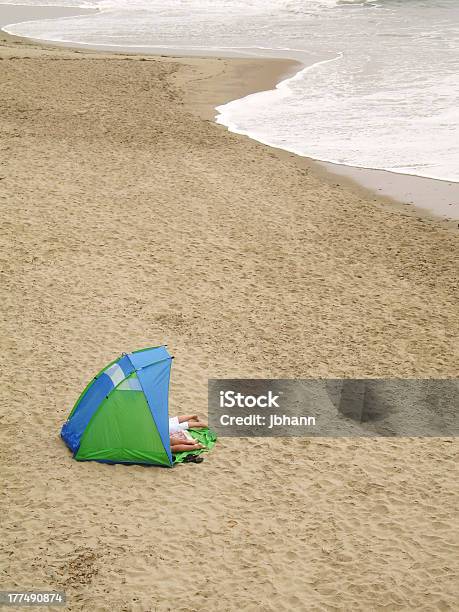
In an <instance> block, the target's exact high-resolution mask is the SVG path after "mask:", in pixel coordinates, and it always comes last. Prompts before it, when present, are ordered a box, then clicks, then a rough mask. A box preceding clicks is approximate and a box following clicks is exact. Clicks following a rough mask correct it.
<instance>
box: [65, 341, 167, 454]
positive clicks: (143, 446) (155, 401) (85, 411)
mask: <svg viewBox="0 0 459 612" xmlns="http://www.w3.org/2000/svg"><path fill="white" fill-rule="evenodd" d="M171 362H172V357H171V355H169V353H168V351H167V349H166V347H165V346H157V347H154V348H147V349H143V350H140V351H134V352H132V353H124V354H123V355H122V356H121V357H119V358H118V359H116V360H115V361H113V362H112V363H110V364H108V366H106V367H105V368H104V369H103V370H102V371H101V372H99V374H97V376H95V377H94V378H93V380H92V381H91V382H90V383H89V385H88V386H87V387H86V389H85V390H84V391H83V393H82V394H81V395H80V397H79V399H78V401H77V403H76V404H75V406H74V408H73V410H72V412H71V413H70V416H69V418H68V419H67V421H66V422H65V423H64V425H63V427H62V431H61V436H62V438H63V440H64V441H65V443H66V444H67V446H68V447H69V448H70V450H71V451H72V452H73V456H74V458H75V459H77V460H78V461H91V460H94V461H103V462H107V463H144V464H155V465H165V466H171V465H172V464H173V457H172V454H171V450H170V443H169V411H168V397H169V379H170V371H171Z"/></svg>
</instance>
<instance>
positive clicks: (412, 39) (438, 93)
mask: <svg viewBox="0 0 459 612" xmlns="http://www.w3.org/2000/svg"><path fill="white" fill-rule="evenodd" d="M0 2H1V0H0ZM3 3H6V4H15V3H16V2H15V1H14V0H3ZM24 3H28V4H36V5H38V4H42V5H52V4H59V5H63V6H75V5H76V4H77V3H78V6H81V7H84V8H98V9H99V13H97V14H94V15H89V16H88V15H87V16H84V17H72V18H65V19H54V20H46V21H45V20H43V21H34V22H28V23H21V24H15V25H13V26H8V27H7V28H6V30H7V31H8V32H10V33H11V34H18V35H22V36H29V37H31V38H35V39H45V40H50V41H56V42H64V43H80V44H86V45H91V46H96V45H109V46H119V47H122V48H129V47H135V48H142V49H145V50H152V51H153V50H156V49H159V48H162V49H166V50H167V49H182V50H183V51H184V52H186V50H187V49H190V50H199V51H203V52H204V51H206V52H208V53H214V54H215V55H218V54H219V53H221V52H225V51H226V50H231V51H239V52H243V53H246V54H257V55H267V56H271V55H273V54H274V53H275V52H277V54H278V55H279V54H281V55H282V54H284V55H285V56H287V57H295V58H297V59H300V58H305V59H304V61H305V63H307V64H308V65H309V64H313V65H312V66H308V67H307V68H305V69H303V70H301V71H299V72H298V73H297V75H295V76H294V77H293V78H290V79H287V80H285V81H283V82H282V83H280V84H279V85H278V87H277V88H276V89H275V90H273V91H271V92H262V93H258V94H254V95H253V96H248V97H247V98H244V99H242V100H239V101H234V102H231V103H229V104H227V105H224V106H222V107H219V109H218V111H219V116H218V119H217V120H218V122H219V123H221V124H224V125H227V126H228V127H229V129H231V130H233V131H237V132H239V133H243V134H247V135H249V136H251V137H253V138H256V139H257V140H259V141H261V142H265V143H267V144H270V145H272V146H277V147H280V148H284V149H287V150H289V151H292V152H295V153H299V154H301V155H307V156H310V157H315V158H317V159H322V160H326V161H331V162H336V163H342V164H348V165H355V166H360V167H370V168H380V169H387V170H394V171H397V172H403V173H407V174H418V175H420V176H429V177H434V178H440V179H448V180H453V181H458V180H459V164H458V163H457V162H458V159H459V148H458V147H459V145H457V144H456V143H458V142H459V138H458V134H457V133H458V130H459V116H458V111H457V104H456V100H457V97H458V96H459V83H458V81H457V77H456V75H457V73H458V71H459V62H458V60H457V57H458V54H457V51H458V48H459V40H458V30H459V28H458V26H457V24H458V23H459V6H458V4H457V2H456V1H455V0H438V1H436V2H427V1H426V0H412V1H411V2H409V3H408V2H400V1H398V0H378V1H375V0H360V1H358V0H80V1H79V0H28V1H27V0H24ZM324 58H325V61H321V60H323V59H324ZM332 58H334V59H332Z"/></svg>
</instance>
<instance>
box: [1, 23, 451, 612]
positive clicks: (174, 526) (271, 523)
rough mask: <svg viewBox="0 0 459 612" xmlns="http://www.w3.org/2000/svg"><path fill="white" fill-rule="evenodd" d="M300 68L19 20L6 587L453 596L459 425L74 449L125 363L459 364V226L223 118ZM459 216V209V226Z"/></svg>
mask: <svg viewBox="0 0 459 612" xmlns="http://www.w3.org/2000/svg"><path fill="white" fill-rule="evenodd" d="M291 67H292V66H291V63H290V62H286V61H284V60H280V59H279V60H276V59H273V60H243V59H211V58H198V57H194V58H173V57H149V56H141V55H132V56H128V55H124V54H122V53H119V54H108V53H105V54H104V53H96V52H91V51H87V52H86V51H82V50H81V49H80V50H70V49H58V48H55V47H52V46H46V45H42V46H40V45H37V44H33V43H29V42H27V41H25V40H22V39H15V38H13V37H10V36H7V35H5V34H3V33H0V73H1V78H0V91H1V99H2V113H1V114H0V130H1V140H0V150H1V156H0V159H1V162H0V203H1V206H2V216H1V225H2V241H1V246H0V248H1V259H2V284H1V291H2V306H3V307H2V317H1V338H2V348H3V350H2V356H3V360H2V371H3V380H4V383H3V385H2V391H1V393H2V407H3V408H2V411H1V413H2V429H1V445H0V453H1V465H2V467H1V469H2V484H3V486H2V493H3V496H2V497H3V504H2V516H3V526H2V553H1V561H2V562H1V568H2V569H1V572H0V576H1V580H0V585H1V588H2V589H11V588H36V589H52V590H58V589H62V590H65V591H66V592H67V596H68V600H69V605H68V609H71V610H95V611H109V610H111V611H113V610H115V611H118V610H120V611H131V610H132V611H136V612H137V611H139V612H146V611H149V610H152V611H153V610H155V611H156V610H159V611H166V610H172V609H174V610H183V611H187V612H190V611H192V610H206V611H207V610H208V611H215V610H218V611H219V610H222V611H232V610H239V609H242V610H249V611H258V610H262V609H263V610H273V611H274V610H276V611H277V610H286V611H287V610H288V611H290V610H308V611H322V610H349V611H350V610H352V611H355V610H362V611H365V612H368V611H383V610H384V611H391V612H392V611H395V610H397V611H398V610H400V611H402V610H403V611H404V610H419V611H430V610H455V609H457V601H458V598H459V590H458V586H457V585H458V583H459V582H458V580H457V572H458V562H457V560H458V551H459V541H458V536H457V520H458V507H459V504H458V485H457V483H458V469H457V452H458V443H457V439H453V438H451V439H446V438H442V439H440V438H430V439H415V438H412V439H392V438H391V439H365V440H363V439H335V440H333V439H314V440H309V439H305V438H297V439H289V440H285V439H279V438H277V439H266V438H265V439H263V440H259V439H252V440H249V441H248V440H245V439H224V440H220V441H219V443H218V445H217V447H216V448H215V450H214V451H213V452H212V454H210V455H209V456H208V457H207V458H206V461H205V462H204V463H203V464H200V465H183V466H178V467H177V468H174V469H160V468H145V467H140V466H129V467H128V466H121V465H116V466H110V465H103V464H99V463H78V462H76V461H74V460H73V459H72V457H71V455H70V453H69V452H68V449H67V448H66V447H65V446H64V444H63V442H62V441H61V439H60V437H59V431H60V427H61V425H62V423H63V421H64V420H65V419H66V417H67V415H68V413H69V411H70V409H71V408H72V406H73V404H74V402H75V401H76V399H77V397H78V395H79V393H80V392H81V390H82V389H83V388H84V387H85V385H86V383H87V382H88V380H89V379H90V378H91V377H92V376H93V375H94V374H95V373H96V372H97V371H98V370H99V369H100V368H101V367H103V365H104V364H106V363H108V362H109V361H111V360H112V359H114V358H115V357H116V356H117V355H119V354H120V353H121V352H123V351H129V350H132V349H136V348H141V347H142V346H153V345H158V344H162V343H165V344H167V345H168V347H169V349H170V351H171V352H172V353H173V354H174V355H175V360H174V365H173V374H172V385H171V394H170V401H171V412H172V414H178V413H187V412H198V413H199V414H200V415H201V416H203V417H205V415H206V410H207V381H208V378H211V377H214V378H217V377H222V378H231V377H232V378H237V377H253V378H269V377H273V378H282V377H285V378H295V377H312V376H321V377H341V376H346V377H351V376H355V377H359V376H360V377H369V376H374V377H384V376H392V377H406V378H410V377H440V378H441V377H445V378H446V377H456V376H457V374H458V350H457V346H458V343H457V330H458V320H459V313H458V310H457V270H458V267H457V242H458V240H457V232H456V231H454V227H453V226H452V225H451V224H448V223H446V222H445V221H441V220H436V219H434V218H431V217H429V216H427V215H426V214H424V213H421V212H419V210H417V209H415V208H413V207H408V206H404V205H402V204H400V205H396V204H394V203H393V202H391V201H390V200H388V199H386V198H382V197H378V196H376V195H374V194H373V193H372V192H367V191H365V190H364V189H363V188H357V187H356V186H355V185H354V184H353V183H351V182H348V181H346V180H345V179H343V180H336V178H335V177H333V176H332V175H330V174H327V173H326V172H325V171H321V170H319V169H318V168H317V165H316V164H314V163H313V162H310V161H309V160H306V159H304V158H299V157H297V156H294V155H291V154H288V153H285V152H282V151H278V150H275V149H270V148H269V147H266V146H264V145H261V144H259V143H256V142H254V141H251V140H249V139H248V138H246V137H243V136H238V135H236V134H232V133H229V132H227V131H226V129H224V128H223V127H221V126H217V125H215V123H214V122H213V121H212V117H213V114H214V113H213V110H212V109H213V108H214V107H215V106H216V105H218V104H221V103H223V102H224V101H226V100H229V99H234V98H237V97H240V96H242V95H245V94H246V93H249V92H252V91H255V90H257V89H260V90H261V89H264V88H266V87H268V86H270V85H271V86H272V84H273V83H275V82H277V81H278V80H279V78H281V75H282V74H285V73H286V72H287V71H289V70H290V69H291ZM454 225H456V226H457V223H456V224H454Z"/></svg>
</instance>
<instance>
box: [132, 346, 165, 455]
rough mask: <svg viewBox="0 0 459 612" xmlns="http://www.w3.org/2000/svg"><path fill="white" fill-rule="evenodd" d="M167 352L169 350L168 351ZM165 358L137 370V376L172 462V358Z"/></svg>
mask: <svg viewBox="0 0 459 612" xmlns="http://www.w3.org/2000/svg"><path fill="white" fill-rule="evenodd" d="M166 353H167V351H166ZM167 355H168V358H167V357H166V358H163V359H161V360H160V361H158V362H157V363H154V364H153V365H150V366H146V367H144V368H142V369H140V370H138V371H137V377H138V379H139V382H140V384H141V386H142V389H143V392H144V394H145V397H146V398H147V403H148V406H149V408H150V411H151V414H152V416H153V419H154V421H155V423H156V427H157V429H158V433H159V435H160V438H161V441H162V443H163V445H164V448H165V449H166V452H167V454H168V457H169V459H170V461H171V462H172V453H171V449H170V442H169V406H168V404H169V379H170V372H171V363H172V358H171V357H170V356H169V354H168V353H167Z"/></svg>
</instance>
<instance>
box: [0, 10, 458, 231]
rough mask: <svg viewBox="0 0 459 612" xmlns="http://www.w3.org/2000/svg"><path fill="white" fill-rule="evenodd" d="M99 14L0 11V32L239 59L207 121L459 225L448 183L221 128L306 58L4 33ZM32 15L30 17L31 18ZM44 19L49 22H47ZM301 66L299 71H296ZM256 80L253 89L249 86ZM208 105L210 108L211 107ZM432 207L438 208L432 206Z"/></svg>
mask: <svg viewBox="0 0 459 612" xmlns="http://www.w3.org/2000/svg"><path fill="white" fill-rule="evenodd" d="M94 12H97V9H84V8H77V7H56V6H49V7H48V6H46V7H38V6H37V7H31V6H27V5H0V29H1V31H2V33H3V34H4V35H6V36H7V37H11V39H17V40H19V41H23V42H24V43H25V44H31V45H38V46H44V47H46V46H50V47H53V48H63V49H73V50H80V52H83V51H85V52H89V53H91V52H93V53H113V54H116V55H120V54H121V55H130V54H132V55H138V54H141V55H146V56H149V57H152V58H154V57H170V58H177V57H179V58H184V59H186V58H193V57H196V58H206V57H208V58H211V59H219V58H220V59H231V60H234V59H240V60H241V61H242V62H246V66H247V70H246V73H247V74H245V75H243V74H241V73H244V68H242V70H241V71H240V72H239V73H238V78H240V79H241V81H244V86H243V87H242V88H241V87H240V86H236V85H235V83H234V82H233V83H232V84H231V82H229V83H228V84H227V86H226V87H225V86H224V85H223V84H222V85H221V87H222V88H223V89H224V90H225V91H226V92H227V97H226V98H223V99H219V101H218V103H215V104H214V102H212V105H211V108H210V109H208V111H204V112H203V115H202V116H203V117H204V118H206V119H208V120H212V121H214V122H215V123H216V124H217V125H221V126H222V127H224V129H227V130H228V131H230V132H232V133H236V134H238V135H240V136H245V137H247V138H249V139H251V140H254V141H256V142H261V144H263V145H265V146H268V147H270V148H272V149H275V150H278V151H282V152H284V153H285V154H287V155H295V156H297V157H298V158H299V159H303V160H305V164H306V165H308V166H309V167H311V168H312V169H314V171H316V172H317V173H318V174H319V175H320V176H322V177H323V178H325V179H326V180H327V181H328V182H330V183H333V182H334V183H337V184H338V185H341V184H342V185H345V186H347V187H348V188H351V189H352V188H354V189H356V190H357V191H358V192H359V193H363V194H366V195H373V196H376V198H378V199H382V200H383V201H384V202H386V203H389V204H392V205H394V206H395V207H397V208H399V209H400V207H402V209H404V210H407V211H409V212H410V213H412V214H413V215H421V216H427V217H432V218H433V219H437V220H439V221H441V222H442V223H443V224H447V225H448V226H449V227H451V228H456V227H458V224H457V221H458V220H459V183H455V182H452V181H447V180H443V179H434V178H429V177H421V176H417V175H411V174H402V173H397V172H394V171H391V170H383V169H376V168H363V167H359V166H348V165H344V164H337V163H334V162H328V161H322V160H319V159H315V158H312V157H308V156H306V155H299V154H297V153H292V152H290V151H288V150H286V149H283V148H278V147H275V146H273V145H271V144H269V143H268V142H264V141H260V140H257V139H256V138H254V137H253V136H251V135H250V134H248V133H245V132H242V131H237V130H231V129H230V128H227V127H226V126H225V125H224V124H219V123H217V119H218V116H219V114H218V111H217V108H216V107H218V106H224V105H225V104H226V103H228V102H229V101H231V100H237V99H240V98H244V97H245V96H247V95H251V94H253V93H257V92H260V91H266V90H269V89H274V88H275V87H276V86H278V85H279V84H280V83H282V82H283V81H285V80H287V79H288V78H290V77H291V76H293V75H294V74H296V73H297V72H299V71H301V70H303V69H304V67H306V66H307V65H308V64H305V63H304V58H303V59H301V60H300V59H299V58H298V57H297V58H294V57H293V56H292V57H286V56H285V54H284V53H282V54H281V53H280V52H275V53H273V54H272V57H267V56H262V55H260V54H257V55H254V57H253V58H251V57H250V56H249V52H248V50H244V51H241V52H235V51H231V52H230V51H228V52H227V53H225V54H222V53H221V52H219V51H218V50H215V51H214V50H212V51H209V52H208V53H205V52H204V51H203V50H199V51H198V50H196V51H194V50H193V49H190V48H187V49H177V48H166V47H157V48H153V47H148V48H146V47H145V48H143V47H141V46H138V47H122V46H119V47H118V46H107V45H87V44H84V43H70V42H57V41H45V40H36V39H29V38H25V37H21V36H16V35H13V34H9V33H8V32H7V31H6V30H4V28H5V27H6V26H8V25H15V24H16V23H22V22H24V21H32V20H35V19H38V20H39V19H45V18H46V19H48V18H53V17H67V16H68V17H72V16H78V15H85V14H92V13H94ZM26 13H27V14H28V18H27V19H20V20H19V21H14V22H12V21H8V20H9V19H12V18H13V17H12V16H13V15H15V17H14V18H13V19H17V18H18V17H20V16H21V15H25V14H26ZM30 13H32V15H30ZM43 15H45V16H43ZM251 61H252V62H257V63H258V65H257V70H256V71H251V69H250V65H249V62H251ZM264 63H266V64H265V65H263V64H264ZM298 66H300V68H299V69H298V68H297V67H298ZM250 79H252V84H251V86H249V87H247V86H246V84H247V83H248V82H250ZM208 104H209V103H208ZM433 202H434V204H432V203H433Z"/></svg>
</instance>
